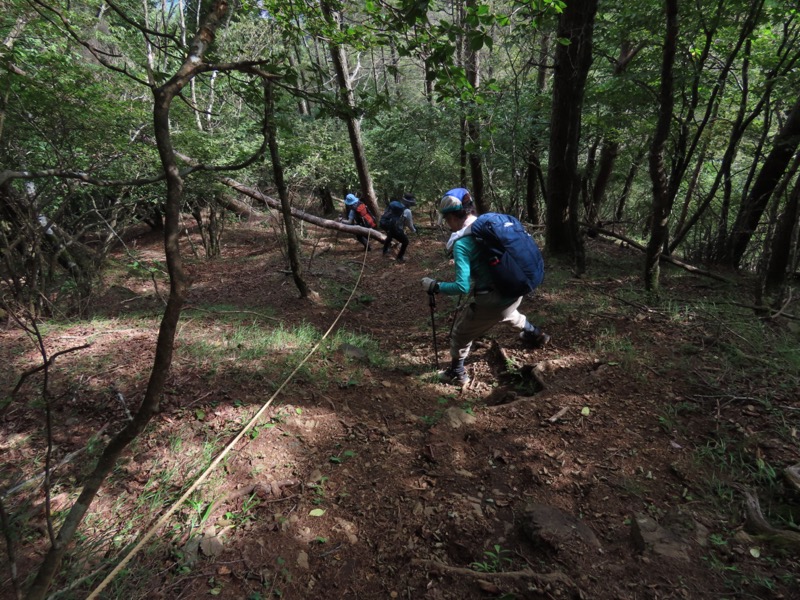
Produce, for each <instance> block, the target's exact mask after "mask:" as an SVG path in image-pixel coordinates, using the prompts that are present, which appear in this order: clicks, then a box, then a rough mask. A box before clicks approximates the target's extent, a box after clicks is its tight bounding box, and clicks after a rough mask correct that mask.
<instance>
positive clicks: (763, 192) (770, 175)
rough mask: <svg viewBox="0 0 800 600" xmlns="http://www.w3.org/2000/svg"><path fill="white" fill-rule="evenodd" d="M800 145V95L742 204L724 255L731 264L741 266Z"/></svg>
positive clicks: (736, 266) (735, 266)
mask: <svg viewBox="0 0 800 600" xmlns="http://www.w3.org/2000/svg"><path fill="white" fill-rule="evenodd" d="M798 145H800V96H798V98H797V100H795V103H794V106H792V109H791V111H790V112H789V116H788V118H787V119H786V122H785V123H784V124H783V127H782V128H781V130H780V132H778V135H777V136H775V141H774V142H773V145H772V150H770V153H769V154H768V155H767V158H766V160H765V161H764V164H763V166H762V167H761V171H760V172H759V174H758V177H757V178H756V180H755V183H754V184H753V188H752V189H751V190H750V193H749V194H748V195H747V198H745V200H744V201H743V202H742V204H741V207H740V208H739V213H738V215H737V216H736V221H735V222H734V224H733V227H732V228H731V236H730V239H729V242H728V247H727V251H726V256H725V257H724V258H725V262H726V263H727V264H728V265H729V266H731V267H733V268H738V267H739V263H740V262H741V260H742V256H744V252H745V250H746V249H747V245H748V244H749V243H750V239H751V238H752V237H753V233H754V232H755V230H756V227H758V222H759V221H760V220H761V215H762V214H763V213H764V209H765V208H766V207H767V203H768V202H769V198H770V196H771V195H772V192H773V190H774V189H775V186H776V185H778V182H779V181H780V179H781V176H782V175H783V173H784V172H785V171H786V167H787V166H788V165H789V161H790V160H791V158H792V156H793V155H794V153H795V152H796V151H797V148H798Z"/></svg>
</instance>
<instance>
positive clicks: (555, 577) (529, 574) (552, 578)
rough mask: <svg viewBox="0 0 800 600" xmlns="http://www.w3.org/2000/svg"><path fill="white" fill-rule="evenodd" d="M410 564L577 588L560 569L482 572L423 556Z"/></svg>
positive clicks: (446, 571)
mask: <svg viewBox="0 0 800 600" xmlns="http://www.w3.org/2000/svg"><path fill="white" fill-rule="evenodd" d="M411 564H412V565H415V566H420V567H424V568H426V569H428V570H430V571H436V572H438V573H442V574H447V575H459V576H467V577H474V578H475V579H493V580H500V581H508V580H511V581H526V580H533V581H536V582H537V583H539V584H553V583H562V584H564V585H566V586H568V587H570V588H572V589H573V590H577V589H578V586H576V585H575V583H574V582H573V581H572V580H571V579H570V578H569V577H567V576H566V575H564V573H562V572H560V571H553V572H552V573H537V572H535V571H532V570H530V569H522V570H521V571H505V572H499V573H484V572H482V571H473V570H472V569H465V568H463V567H452V566H450V565H446V564H444V563H440V562H439V561H436V560H428V559H424V558H414V559H412V560H411Z"/></svg>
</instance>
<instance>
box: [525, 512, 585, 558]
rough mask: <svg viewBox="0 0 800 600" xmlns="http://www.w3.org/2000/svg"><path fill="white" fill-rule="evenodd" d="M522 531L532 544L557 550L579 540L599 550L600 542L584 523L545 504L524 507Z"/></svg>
mask: <svg viewBox="0 0 800 600" xmlns="http://www.w3.org/2000/svg"><path fill="white" fill-rule="evenodd" d="M522 531H523V532H524V533H525V535H527V536H528V538H529V539H530V540H531V542H533V543H534V545H537V546H542V545H544V546H549V547H551V548H552V549H554V550H559V549H560V548H561V547H563V546H565V545H569V544H572V543H574V542H575V541H580V542H582V543H584V544H586V545H587V546H590V547H592V548H596V549H598V550H600V542H599V541H598V539H597V536H595V534H594V532H593V531H592V530H591V529H590V528H589V526H588V525H586V523H584V522H583V521H581V520H580V519H578V518H577V517H574V516H572V515H570V514H567V513H565V512H564V511H562V510H561V509H558V508H556V507H554V506H548V505H546V504H538V503H533V504H529V505H528V506H526V507H525V513H524V516H523V521H522Z"/></svg>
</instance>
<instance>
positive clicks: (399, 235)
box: [383, 227, 408, 260]
mask: <svg viewBox="0 0 800 600" xmlns="http://www.w3.org/2000/svg"><path fill="white" fill-rule="evenodd" d="M392 240H397V241H398V242H400V252H398V253H397V260H403V256H404V255H405V253H406V248H408V236H407V235H406V234H405V232H404V231H403V230H402V229H400V228H399V227H392V228H391V229H387V230H386V241H385V242H383V253H384V254H388V253H389V248H391V247H392Z"/></svg>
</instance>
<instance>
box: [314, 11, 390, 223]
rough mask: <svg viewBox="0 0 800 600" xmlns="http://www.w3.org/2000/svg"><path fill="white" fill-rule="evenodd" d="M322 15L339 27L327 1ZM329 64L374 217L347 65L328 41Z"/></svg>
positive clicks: (372, 191)
mask: <svg viewBox="0 0 800 600" xmlns="http://www.w3.org/2000/svg"><path fill="white" fill-rule="evenodd" d="M320 7H321V9H322V13H323V14H324V15H325V18H326V19H327V21H328V23H329V24H330V25H332V26H337V27H338V26H339V20H340V16H339V14H338V13H335V12H334V11H333V9H332V8H331V6H330V5H329V4H328V0H320ZM328 44H329V48H330V53H331V61H332V62H333V68H334V71H335V72H336V81H337V82H338V84H339V96H340V99H341V101H342V105H343V110H342V118H343V119H344V121H345V123H346V124H347V132H348V134H349V136H350V147H351V148H352V150H353V160H354V161H355V165H356V172H357V173H358V181H359V184H360V187H361V201H362V202H364V204H366V205H367V207H368V208H369V209H370V210H371V211H372V213H373V214H376V215H377V214H378V213H379V212H380V211H379V210H378V199H377V196H376V195H375V189H374V188H373V185H372V176H371V175H370V173H369V167H368V166H367V157H366V154H365V152H364V142H363V140H362V137H361V124H360V123H359V120H358V118H357V117H356V99H355V94H354V93H353V82H352V80H351V78H350V72H349V69H348V66H347V55H346V54H345V51H344V48H343V47H342V46H341V45H340V44H337V43H335V42H333V41H332V40H331V41H329V42H328Z"/></svg>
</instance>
